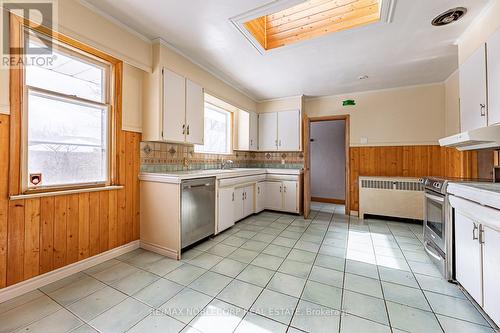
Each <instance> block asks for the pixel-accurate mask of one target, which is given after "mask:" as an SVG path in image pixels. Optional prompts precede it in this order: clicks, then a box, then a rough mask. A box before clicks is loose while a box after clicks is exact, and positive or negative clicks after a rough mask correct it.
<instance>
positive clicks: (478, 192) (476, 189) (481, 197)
mask: <svg viewBox="0 0 500 333" xmlns="http://www.w3.org/2000/svg"><path fill="white" fill-rule="evenodd" d="M447 191H448V193H450V194H453V195H455V196H457V197H461V198H464V199H467V200H470V201H473V202H477V203H479V204H481V205H483V206H488V207H492V208H496V209H500V183H473V182H472V183H450V184H448V188H447Z"/></svg>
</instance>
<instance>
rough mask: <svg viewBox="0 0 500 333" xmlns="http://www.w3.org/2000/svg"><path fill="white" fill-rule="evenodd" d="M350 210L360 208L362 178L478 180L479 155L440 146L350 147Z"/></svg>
mask: <svg viewBox="0 0 500 333" xmlns="http://www.w3.org/2000/svg"><path fill="white" fill-rule="evenodd" d="M349 165H350V167H349V169H350V177H349V178H350V179H349V192H350V198H351V199H350V210H351V211H358V209H359V189H358V177H359V176H387V177H425V176H445V177H471V178H474V177H477V175H478V163H477V152H474V151H469V152H460V151H458V150H456V149H454V148H445V147H440V146H383V147H351V148H350V163H349Z"/></svg>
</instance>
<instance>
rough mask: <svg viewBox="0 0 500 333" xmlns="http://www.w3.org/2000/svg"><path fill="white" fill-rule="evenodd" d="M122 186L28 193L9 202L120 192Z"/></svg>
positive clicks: (11, 197)
mask: <svg viewBox="0 0 500 333" xmlns="http://www.w3.org/2000/svg"><path fill="white" fill-rule="evenodd" d="M123 188H124V186H122V185H111V186H104V187H91V188H83V189H76V190H61V191H54V192H40V193H30V194H20V195H11V196H10V198H9V199H10V200H11V201H14V200H24V199H35V198H44V197H55V196H60V195H69V194H78V193H87V192H101V191H114V190H121V189H123Z"/></svg>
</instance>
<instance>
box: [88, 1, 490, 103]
mask: <svg viewBox="0 0 500 333" xmlns="http://www.w3.org/2000/svg"><path fill="white" fill-rule="evenodd" d="M85 1H86V2H88V3H90V4H91V5H92V6H94V7H96V8H98V9H99V10H100V11H103V12H105V13H106V14H108V15H110V16H113V17H114V18H116V19H117V20H119V21H121V22H122V23H126V25H127V26H129V27H130V28H132V29H133V30H136V31H137V32H139V33H141V34H143V35H144V36H146V37H147V38H149V39H155V38H162V39H163V40H165V41H167V42H168V43H170V44H171V45H172V46H174V47H175V48H177V49H178V50H180V51H181V52H182V53H183V54H185V55H187V56H189V57H190V58H191V59H192V60H194V61H196V62H197V63H199V64H201V65H202V66H204V67H205V68H207V69H209V70H210V71H212V72H213V73H216V74H217V75H218V76H219V77H220V78H222V79H224V80H225V81H227V82H229V83H231V84H232V85H233V86H235V87H236V88H238V89H240V90H241V91H243V92H245V93H246V94H247V95H249V96H250V97H252V98H253V99H255V100H265V99H273V98H280V97H287V96H296V95H302V94H303V95H307V96H323V95H333V94H342V93H349V92H357V91H365V90H375V89H385V88H394V87H401V86H408V85H418V84H426V83H434V82H442V81H444V80H445V79H446V78H447V77H448V76H449V75H450V74H451V73H453V72H454V71H455V70H456V68H457V67H458V51H457V46H456V41H457V39H458V38H459V37H460V35H461V34H462V33H463V32H464V31H465V29H466V27H467V26H468V25H469V24H470V23H471V22H472V21H473V19H474V18H475V17H476V16H477V15H478V14H479V13H480V12H481V11H482V10H483V9H484V8H485V6H487V5H488V3H489V2H491V0H439V1H436V0H418V1H415V0H396V4H395V9H394V14H393V19H392V22H391V23H389V24H378V23H377V24H372V25H369V26H364V27H359V28H355V29H352V30H348V31H341V32H337V33H333V34H331V35H325V36H322V37H317V38H315V39H312V40H308V41H305V42H300V43H297V44H294V45H292V46H286V47H282V48H279V49H275V50H272V51H271V52H266V53H265V54H261V53H259V52H258V51H257V50H256V49H255V48H254V47H253V46H252V44H251V43H250V42H249V41H248V40H247V39H246V38H245V37H244V36H243V35H242V34H241V32H240V31H238V30H237V29H236V27H235V26H234V25H233V24H232V23H231V21H230V18H233V17H236V16H239V15H242V14H244V13H246V12H248V11H251V10H254V9H255V8H257V7H260V6H264V5H268V4H269V3H270V2H273V1H270V0H208V1H207V0H184V1H179V0H141V1H138V0H85ZM296 2H297V1H295V3H296ZM457 6H463V7H466V8H467V9H468V13H467V15H466V16H465V17H464V18H463V19H462V20H460V21H459V22H456V23H454V24H451V25H448V26H444V27H433V26H432V25H431V24H430V22H431V20H432V19H433V18H434V17H435V16H436V15H438V14H440V13H441V12H443V11H445V10H447V9H450V8H453V7H457ZM363 75H367V76H368V77H369V78H368V79H365V80H359V79H358V78H359V77H360V76H363Z"/></svg>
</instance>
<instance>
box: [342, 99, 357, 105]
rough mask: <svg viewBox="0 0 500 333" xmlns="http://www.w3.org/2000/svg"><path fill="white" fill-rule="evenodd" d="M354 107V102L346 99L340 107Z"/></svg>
mask: <svg viewBox="0 0 500 333" xmlns="http://www.w3.org/2000/svg"><path fill="white" fill-rule="evenodd" d="M354 105H356V101H355V100H353V99H346V100H345V101H343V102H342V106H354Z"/></svg>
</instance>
